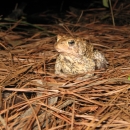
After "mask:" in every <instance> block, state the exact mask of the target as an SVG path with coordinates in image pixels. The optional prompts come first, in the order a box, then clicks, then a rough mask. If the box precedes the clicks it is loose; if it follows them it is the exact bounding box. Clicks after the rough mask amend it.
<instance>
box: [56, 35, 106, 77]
mask: <svg viewBox="0 0 130 130" xmlns="http://www.w3.org/2000/svg"><path fill="white" fill-rule="evenodd" d="M54 47H55V49H56V50H57V51H58V52H59V56H58V57H57V59H56V64H55V74H57V75H59V76H72V75H77V74H85V76H84V77H83V78H89V77H92V76H93V75H94V71H95V68H98V69H102V68H106V67H107V61H106V59H105V57H104V55H103V54H102V53H101V52H99V51H98V50H96V51H95V50H94V49H93V45H92V44H90V43H88V42H87V41H86V40H84V39H82V38H79V37H72V36H67V35H63V36H60V35H58V36H57V42H56V43H55V45H54Z"/></svg>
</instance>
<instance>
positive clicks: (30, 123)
mask: <svg viewBox="0 0 130 130" xmlns="http://www.w3.org/2000/svg"><path fill="white" fill-rule="evenodd" d="M124 9H126V8H125V7H124ZM89 11H90V10H89ZM127 13H128V12H127V10H126V14H127ZM72 14H73V12H71V13H68V15H66V18H65V19H64V22H63V23H62V21H61V23H60V24H52V25H44V24H43V25H39V26H40V28H44V30H42V31H39V30H34V28H33V29H30V31H28V32H29V33H28V32H27V31H15V30H13V29H15V28H17V26H18V25H19V24H20V21H18V22H17V23H14V25H13V26H12V27H11V28H9V29H8V30H6V31H1V32H0V38H1V40H0V47H1V51H0V106H1V109H0V129H1V130H4V129H7V130H13V129H15V130H19V129H21V130H25V129H27V130H44V129H46V130H47V129H48V130H63V129H65V130H73V129H75V130H98V129H100V130H109V129H111V130H129V129H130V120H129V119H130V111H129V110H130V80H128V77H129V76H130V43H129V42H130V40H129V36H130V31H129V30H130V27H129V26H115V27H113V26H112V25H108V24H101V23H100V22H99V23H98V24H96V23H97V22H95V21H92V22H90V23H88V22H87V20H88V18H90V20H92V16H93V15H91V14H90V13H88V15H87V17H86V18H87V20H86V19H84V21H81V19H82V18H85V17H83V16H82V17H80V19H78V20H79V22H78V23H76V24H74V23H72V22H71V20H75V17H76V16H75V17H74V15H72ZM80 16H81V15H80ZM70 18H71V19H70ZM57 19H59V18H57ZM85 20H86V22H85ZM97 20H99V19H97ZM61 24H62V25H63V26H64V27H67V28H68V29H70V32H67V31H66V30H65V28H63V26H61ZM26 26H27V25H26ZM36 26H37V25H35V27H36ZM68 33H72V34H73V35H75V36H79V37H83V38H85V39H87V40H89V41H90V42H91V43H92V44H93V45H94V47H95V49H98V50H100V51H102V52H103V53H104V55H105V57H106V59H107V60H108V62H109V66H108V68H107V69H106V70H96V71H95V76H94V77H92V78H90V79H85V80H81V81H80V80H76V79H77V77H78V76H77V77H67V78H65V77H59V76H56V75H55V74H54V65H55V60H56V57H57V55H58V53H57V52H56V51H55V50H54V43H55V42H56V35H57V34H68ZM54 97H55V98H57V97H58V101H57V102H56V103H54V104H53V103H52V104H51V105H50V104H49V101H50V99H51V98H52V99H53V98H54Z"/></svg>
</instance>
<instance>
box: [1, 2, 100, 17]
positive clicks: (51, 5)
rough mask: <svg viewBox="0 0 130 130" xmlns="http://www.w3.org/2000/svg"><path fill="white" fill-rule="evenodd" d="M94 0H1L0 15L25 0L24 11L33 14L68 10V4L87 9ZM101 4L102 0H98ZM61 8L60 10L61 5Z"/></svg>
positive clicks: (6, 13)
mask: <svg viewBox="0 0 130 130" xmlns="http://www.w3.org/2000/svg"><path fill="white" fill-rule="evenodd" d="M94 1H95V0H24V1H23V0H3V1H1V3H0V15H3V16H6V15H8V14H10V13H11V12H12V10H14V8H15V5H16V3H18V4H21V3H22V2H25V3H26V4H27V6H26V7H25V9H24V13H26V14H33V13H39V12H43V11H46V10H52V11H54V12H56V13H59V11H62V12H64V11H66V10H68V8H69V6H73V7H75V8H79V9H87V8H88V7H89V5H90V4H92V2H94ZM99 2H100V3H101V6H102V0H99ZM62 3H63V6H62V10H61V5H62Z"/></svg>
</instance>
